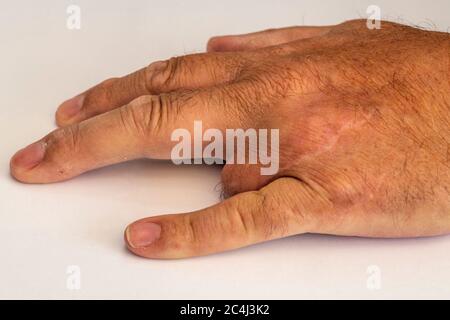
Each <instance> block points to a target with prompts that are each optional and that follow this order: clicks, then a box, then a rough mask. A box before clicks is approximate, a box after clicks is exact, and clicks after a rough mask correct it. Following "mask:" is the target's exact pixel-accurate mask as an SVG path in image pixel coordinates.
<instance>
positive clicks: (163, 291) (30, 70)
mask: <svg viewBox="0 0 450 320" xmlns="http://www.w3.org/2000/svg"><path fill="white" fill-rule="evenodd" d="M71 3H73V4H78V5H80V6H81V9H82V29H81V30H79V31H70V30H68V29H67V28H66V17H67V15H66V13H65V10H66V8H67V6H68V5H69V4H71ZM374 3H375V4H378V5H380V7H381V9H382V10H383V15H384V16H385V17H388V18H390V19H392V20H397V21H398V20H403V21H407V22H410V23H415V24H422V25H428V26H430V25H432V24H431V23H434V25H435V27H436V28H438V29H441V30H447V29H448V27H449V26H450V16H449V15H448V13H449V12H450V1H448V0H440V1H438V0H434V1H429V0H426V1H418V0H417V1H411V0H409V1H406V0H405V1H394V0H389V1H373V2H372V1H356V0H354V1H350V0H349V1H342V0H340V1H337V0H336V1H324V0H322V1H317V0H314V1H275V0H273V1H256V0H255V1H242V0H240V1H230V0H227V1H206V0H205V1H181V0H180V1H168V0H165V1H103V0H102V1H87V0H77V1H61V0H58V1H57V0H54V1H50V0H45V1H31V0H29V1H17V0H15V1H6V0H1V1H0V39H1V51H0V58H1V59H0V70H1V75H0V97H1V104H0V141H1V149H0V174H1V176H0V298H64V299H68V298H161V299H163V298H223V299H227V298H269V299H279V298H288V299H298V298H450V272H449V270H450V250H449V249H450V237H440V238H432V239H415V240H413V239H411V240H369V239H352V238H347V239H345V238H335V237H325V236H312V235H307V236H299V237H293V238H289V239H284V240H280V241H275V242H271V243H267V244H262V245H258V246H254V247H251V248H247V249H243V250H240V251H234V252H230V253H226V254H219V255H215V256H209V257H204V258H197V259H190V260H183V261H151V260H144V259H141V258H137V257H135V256H133V255H131V254H129V253H128V252H127V251H126V250H125V249H124V246H123V242H122V232H123V229H124V228H125V226H126V225H127V224H128V223H130V222H132V221H134V220H136V219H138V218H142V217H145V216H150V215H156V214H160V213H170V212H177V211H190V210H193V209H199V208H202V207H205V206H208V205H211V204H213V203H215V202H217V201H218V192H217V191H215V186H216V185H217V183H218V182H219V170H218V169H217V168H211V167H181V168H180V167H175V166H172V165H171V164H167V163H156V162H151V161H137V162H133V163H127V164H122V165H118V166H114V167H110V168H105V169H102V170H99V171H96V172H92V173H89V174H86V175H83V176H81V177H79V178H77V179H75V180H72V181H69V182H66V183H60V184H54V185H45V186H44V185H42V186H29V185H21V184H19V183H17V182H15V181H13V180H12V179H11V178H10V177H9V172H8V163H9V158H10V156H11V155H12V154H13V153H14V152H15V151H16V150H17V149H18V148H20V147H23V146H25V145H27V144H28V143H30V142H32V141H33V140H35V139H37V138H40V137H41V136H43V135H44V134H46V133H47V132H49V131H50V130H52V129H53V128H54V122H53V114H54V111H55V108H56V107H57V105H58V103H60V102H61V101H62V100H64V99H66V98H68V97H71V96H72V95H74V94H76V93H78V92H80V91H81V90H84V89H85V88H87V87H89V86H91V85H93V84H95V83H97V82H99V81H101V80H103V79H105V78H108V77H111V76H117V75H121V74H124V73H128V72H130V71H132V70H134V69H137V68H139V67H141V66H144V65H146V64H147V63H149V62H151V61H153V60H156V59H161V58H166V57H169V56H171V55H180V54H183V53H191V52H198V51H202V50H203V48H204V46H205V43H206V41H207V39H208V38H209V37H210V36H212V35H215V34H223V33H242V32H248V31H255V30H259V29H265V28H269V27H279V26H288V25H295V24H331V23H338V22H341V21H343V20H346V19H351V18H358V17H364V15H365V11H366V8H367V6H368V5H369V4H374ZM69 265H78V266H80V268H81V290H78V291H70V290H68V289H67V288H66V277H67V275H66V268H67V266H69ZM370 265H377V266H379V267H380V269H381V272H382V273H381V280H382V288H381V290H377V291H370V290H368V289H367V287H366V281H367V277H368V275H367V274H366V270H367V267H368V266H370Z"/></svg>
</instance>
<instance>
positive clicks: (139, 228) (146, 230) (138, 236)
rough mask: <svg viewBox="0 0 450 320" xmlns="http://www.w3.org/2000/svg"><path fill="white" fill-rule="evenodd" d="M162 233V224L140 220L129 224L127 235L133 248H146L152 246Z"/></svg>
mask: <svg viewBox="0 0 450 320" xmlns="http://www.w3.org/2000/svg"><path fill="white" fill-rule="evenodd" d="M160 235H161V226H160V225H159V224H156V223H152V222H138V223H134V224H132V225H131V226H128V228H127V230H126V231H125V236H126V239H127V242H128V244H129V245H130V246H131V247H132V248H135V249H137V248H145V247H148V246H150V245H151V244H152V243H154V242H155V241H156V240H158V239H159V237H160Z"/></svg>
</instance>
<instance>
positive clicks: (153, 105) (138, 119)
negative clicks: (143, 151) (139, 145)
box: [119, 94, 176, 139]
mask: <svg viewBox="0 0 450 320" xmlns="http://www.w3.org/2000/svg"><path fill="white" fill-rule="evenodd" d="M172 105H174V103H173V99H172V98H171V95H166V94H161V95H148V96H141V97H139V98H137V99H135V100H133V101H132V102H130V103H129V104H128V105H126V106H124V107H122V108H120V109H119V120H120V122H121V125H122V126H123V127H124V128H125V129H126V130H127V131H129V132H130V133H131V134H133V135H138V136H139V137H140V138H143V139H147V138H148V137H150V136H155V135H158V134H159V132H160V131H161V130H162V129H163V128H165V126H166V124H167V123H168V122H169V121H171V119H170V117H171V116H172V115H174V114H176V112H175V111H176V108H173V107H172ZM169 110H170V112H169Z"/></svg>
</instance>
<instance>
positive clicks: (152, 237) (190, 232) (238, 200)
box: [125, 178, 311, 259]
mask: <svg viewBox="0 0 450 320" xmlns="http://www.w3.org/2000/svg"><path fill="white" fill-rule="evenodd" d="M302 188H303V184H302V183H301V182H299V181H298V180H295V179H292V178H282V179H278V180H275V181H274V182H272V183H271V184H269V185H268V186H267V187H265V188H263V189H261V190H260V191H255V192H246V193H241V194H238V195H236V196H234V197H232V198H230V199H228V200H226V201H224V202H222V203H219V204H217V205H215V206H212V207H210V208H207V209H204V210H200V211H196V212H192V213H185V214H176V215H166V216H157V217H152V218H146V219H142V220H139V221H137V222H134V223H132V224H131V225H130V226H129V227H128V228H127V230H126V231H125V241H126V243H127V246H128V248H129V250H131V251H132V252H133V253H135V254H137V255H139V256H142V257H146V258H157V259H176V258H187V257H194V256H202V255H208V254H212V253H218V252H223V251H228V250H232V249H237V248H241V247H245V246H249V245H252V244H256V243H259V242H263V241H268V240H272V239H277V238H282V237H287V236H291V235H295V234H300V233H305V232H308V230H309V229H310V227H311V226H310V221H309V217H310V216H311V215H309V214H305V212H303V211H304V210H302V209H300V207H299V206H297V208H293V207H292V202H293V201H292V200H293V199H289V197H291V196H294V197H298V196H299V195H301V194H302V193H303V194H305V192H304V191H302ZM306 199H308V198H306Z"/></svg>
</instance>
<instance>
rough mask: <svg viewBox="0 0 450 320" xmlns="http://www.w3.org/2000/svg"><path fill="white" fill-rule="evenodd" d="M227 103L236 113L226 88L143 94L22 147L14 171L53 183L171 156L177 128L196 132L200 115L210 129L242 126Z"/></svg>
mask: <svg viewBox="0 0 450 320" xmlns="http://www.w3.org/2000/svg"><path fill="white" fill-rule="evenodd" d="M216 90H217V91H218V90H219V89H216ZM211 97H216V98H211ZM221 103H223V104H226V105H227V107H228V110H227V112H231V108H232V103H233V102H228V101H227V97H226V96H225V95H224V94H221V93H220V92H209V91H204V92H203V91H199V92H191V93H186V94H183V95H182V94H163V95H160V96H143V97H140V98H138V99H136V100H134V101H133V102H131V103H130V104H128V105H126V106H124V107H121V108H118V109H115V110H113V111H111V112H108V113H105V114H102V115H100V116H98V117H95V118H91V119H88V120H86V121H83V122H81V123H76V124H73V125H71V126H68V127H64V128H60V129H58V130H56V131H54V132H53V133H51V134H49V135H48V136H46V137H44V138H43V139H42V140H40V141H38V142H36V143H34V144H32V145H31V146H29V147H27V148H25V149H24V150H21V151H20V152H18V153H17V154H16V155H15V156H14V157H13V158H12V160H11V173H12V175H13V176H14V177H15V178H17V179H18V180H19V181H22V182H28V183H49V182H56V181H62V180H66V179H69V178H72V177H74V176H76V175H79V174H81V173H83V172H86V171H89V170H92V169H95V168H99V167H103V166H106V165H110V164H113V163H118V162H123V161H126V160H131V159H136V158H141V157H149V158H158V159H169V158H170V154H171V151H172V149H173V147H174V146H175V145H176V144H178V141H172V133H173V132H174V130H175V129H178V128H186V130H188V131H189V133H190V136H191V137H192V136H193V135H194V133H193V130H194V121H195V120H202V121H203V122H202V123H203V127H204V128H203V129H204V130H207V129H208V128H210V127H211V128H217V129H219V130H223V131H225V128H226V127H240V125H241V124H240V122H239V121H240V120H239V119H238V118H236V119H235V118H233V117H231V116H228V117H224V114H223V112H224V111H223V110H224V105H223V104H221ZM234 121H236V122H234Z"/></svg>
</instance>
